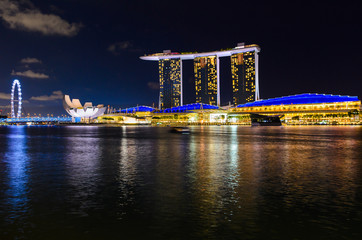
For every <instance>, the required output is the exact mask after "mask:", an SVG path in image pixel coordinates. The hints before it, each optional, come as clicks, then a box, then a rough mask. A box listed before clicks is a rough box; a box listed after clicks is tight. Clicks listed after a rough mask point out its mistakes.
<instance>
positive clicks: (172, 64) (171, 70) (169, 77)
mask: <svg viewBox="0 0 362 240" xmlns="http://www.w3.org/2000/svg"><path fill="white" fill-rule="evenodd" d="M181 65H182V62H181V60H180V59H179V58H174V59H160V60H159V61H158V68H159V75H160V99H159V108H160V109H165V108H170V107H178V106H181V105H182V82H181V71H182V69H181V68H182V66H181Z"/></svg>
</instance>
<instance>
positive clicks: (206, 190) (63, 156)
mask: <svg viewBox="0 0 362 240" xmlns="http://www.w3.org/2000/svg"><path fill="white" fill-rule="evenodd" d="M0 138H1V143H2V144H1V145H0V150H1V151H0V171H1V172H0V207H1V208H0V227H1V229H6V231H2V233H0V238H1V239H12V238H20V239H21V238H33V239H34V238H36V239H65V238H70V239H72V238H87V239H101V238H114V237H117V236H120V235H122V236H124V237H126V238H127V239H135V238H145V237H154V238H159V239H185V238H186V239H187V238H193V239H220V238H225V239H252V238H259V239H264V238H265V239H270V238H275V239H293V238H294V239H328V238H334V239H341V238H347V239H354V238H356V239H357V238H358V236H360V234H361V233H362V231H361V230H359V225H360V224H361V223H362V218H361V216H362V206H361V203H362V199H361V198H362V164H361V163H362V162H361V161H362V160H361V159H362V149H361V146H362V128H361V127H328V128H323V127H282V128H280V127H270V128H268V127H267V128H251V127H236V126H214V127H202V126H201V127H192V133H191V134H189V135H178V134H171V133H169V132H168V129H167V128H151V127H137V126H134V127H132V126H129V127H121V128H101V127H19V126H16V127H15V126H14V127H1V128H0Z"/></svg>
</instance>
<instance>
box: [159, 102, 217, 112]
mask: <svg viewBox="0 0 362 240" xmlns="http://www.w3.org/2000/svg"><path fill="white" fill-rule="evenodd" d="M202 109H204V110H209V109H219V107H218V106H214V105H210V104H205V103H192V104H187V105H183V106H180V107H173V108H166V109H164V110H160V111H156V112H155V113H178V112H188V111H192V110H202Z"/></svg>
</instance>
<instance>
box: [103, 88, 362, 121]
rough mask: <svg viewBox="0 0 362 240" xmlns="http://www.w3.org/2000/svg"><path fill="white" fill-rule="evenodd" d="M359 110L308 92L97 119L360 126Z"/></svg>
mask: <svg viewBox="0 0 362 240" xmlns="http://www.w3.org/2000/svg"><path fill="white" fill-rule="evenodd" d="M361 110H362V109H361V101H360V100H359V99H358V97H356V96H340V95H331V94H316V93H308V94H298V95H292V96H285V97H279V98H270V99H265V100H260V101H255V102H249V103H245V104H240V105H238V106H237V107H234V108H230V109H222V108H220V107H218V106H215V105H209V104H204V103H193V104H187V105H183V106H179V107H172V108H166V109H163V110H156V109H154V108H151V107H147V106H137V107H134V108H128V109H123V110H122V111H119V112H118V113H113V114H107V115H104V116H102V117H98V120H99V121H100V122H110V123H122V124H146V123H148V124H155V125H159V124H164V125H170V124H186V125H188V124H197V125H199V124H202V125H212V124H217V125H219V124H233V125H234V124H236V125H251V118H250V115H251V114H258V115H265V116H278V117H280V119H281V121H282V123H283V124H285V125H326V124H328V125H340V124H341V125H344V124H348V125H354V124H360V125H361V124H362V115H361ZM131 118H133V120H132V119H131Z"/></svg>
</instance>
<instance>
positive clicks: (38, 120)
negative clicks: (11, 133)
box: [0, 117, 72, 123]
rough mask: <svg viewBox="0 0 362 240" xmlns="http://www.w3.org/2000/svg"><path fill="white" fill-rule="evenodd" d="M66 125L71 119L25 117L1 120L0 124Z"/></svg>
mask: <svg viewBox="0 0 362 240" xmlns="http://www.w3.org/2000/svg"><path fill="white" fill-rule="evenodd" d="M46 122H52V123H67V122H72V118H71V117H25V118H1V119H0V123H46Z"/></svg>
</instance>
